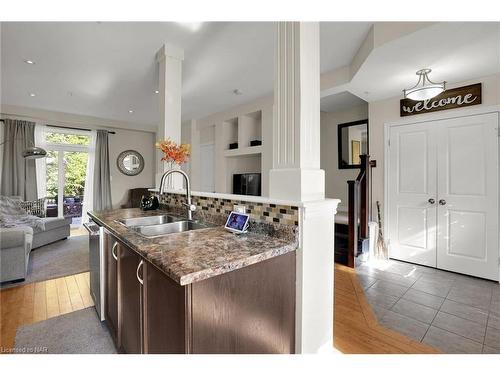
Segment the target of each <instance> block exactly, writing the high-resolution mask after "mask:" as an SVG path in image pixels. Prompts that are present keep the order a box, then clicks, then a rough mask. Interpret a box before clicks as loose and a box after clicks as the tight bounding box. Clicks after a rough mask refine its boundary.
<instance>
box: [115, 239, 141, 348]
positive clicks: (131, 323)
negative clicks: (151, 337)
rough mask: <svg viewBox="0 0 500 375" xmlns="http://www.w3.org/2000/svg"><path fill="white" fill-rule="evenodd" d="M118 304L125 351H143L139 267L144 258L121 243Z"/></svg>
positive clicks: (120, 332) (119, 329)
mask: <svg viewBox="0 0 500 375" xmlns="http://www.w3.org/2000/svg"><path fill="white" fill-rule="evenodd" d="M119 248H120V251H119V253H118V254H119V256H118V306H119V314H120V319H119V328H118V332H119V338H120V339H119V341H120V346H121V349H122V350H123V351H124V352H125V353H130V354H140V353H142V311H141V306H142V285H141V281H140V280H141V279H140V277H141V276H140V275H142V270H141V269H138V268H139V266H140V264H141V260H142V258H141V257H140V256H139V255H138V254H137V253H135V252H134V251H133V250H131V249H129V248H128V247H126V246H124V245H123V244H120V245H119Z"/></svg>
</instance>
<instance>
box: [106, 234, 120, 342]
mask: <svg viewBox="0 0 500 375" xmlns="http://www.w3.org/2000/svg"><path fill="white" fill-rule="evenodd" d="M105 236H106V238H105V241H104V246H105V249H104V254H105V264H106V286H105V291H104V292H105V303H106V306H105V318H106V324H107V325H108V328H109V330H110V331H111V335H112V336H113V339H114V340H115V343H116V344H117V345H119V343H118V334H117V333H118V262H117V261H118V250H119V249H118V242H117V241H116V239H115V238H114V237H113V236H111V235H110V234H109V233H106V232H105Z"/></svg>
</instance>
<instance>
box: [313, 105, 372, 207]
mask: <svg viewBox="0 0 500 375" xmlns="http://www.w3.org/2000/svg"><path fill="white" fill-rule="evenodd" d="M366 118H368V104H363V105H361V106H357V107H354V108H350V109H347V110H342V111H336V112H321V169H323V170H324V171H325V185H326V186H325V193H326V197H327V198H338V199H340V200H341V201H342V202H341V203H340V205H339V207H340V208H344V207H347V181H348V180H353V179H355V178H356V176H357V174H358V173H359V169H339V168H338V147H337V129H338V125H339V124H342V123H345V122H351V121H358V120H364V119H366Z"/></svg>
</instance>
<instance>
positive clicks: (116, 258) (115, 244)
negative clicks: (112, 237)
mask: <svg viewBox="0 0 500 375" xmlns="http://www.w3.org/2000/svg"><path fill="white" fill-rule="evenodd" d="M117 247H118V242H115V243H114V244H113V247H112V248H111V255H112V256H113V258H115V260H116V261H117V260H118V256H117V255H116V253H115V250H116V248H117Z"/></svg>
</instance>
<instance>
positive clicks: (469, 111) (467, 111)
mask: <svg viewBox="0 0 500 375" xmlns="http://www.w3.org/2000/svg"><path fill="white" fill-rule="evenodd" d="M489 113H491V114H496V115H497V118H498V124H499V125H498V128H499V137H500V105H492V106H485V107H480V108H478V107H474V108H463V109H455V110H450V111H442V112H433V113H428V114H421V115H417V116H415V119H412V118H411V117H410V118H401V119H399V120H397V121H389V122H385V123H384V204H383V207H382V214H383V218H384V223H383V230H384V233H385V234H386V235H387V234H388V233H389V232H388V229H389V228H388V222H389V220H388V218H387V215H388V213H389V189H388V186H389V157H388V155H389V137H390V132H391V128H392V127H396V126H405V125H411V124H419V123H424V122H429V121H439V120H449V119H454V118H459V117H467V116H476V115H484V114H489ZM497 147H499V152H498V155H499V156H498V157H499V162H498V165H499V168H500V144H499V142H498V138H497ZM499 175H500V174H499ZM498 186H499V195H500V181H499V185H498ZM497 209H498V212H499V216H500V199H499V207H497ZM498 229H499V228H497V231H498ZM499 236H500V233H499ZM388 239H389V238H387V237H386V241H387V240H388ZM498 260H499V261H498V275H499V281H498V283H499V284H500V247H499V249H498Z"/></svg>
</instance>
